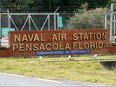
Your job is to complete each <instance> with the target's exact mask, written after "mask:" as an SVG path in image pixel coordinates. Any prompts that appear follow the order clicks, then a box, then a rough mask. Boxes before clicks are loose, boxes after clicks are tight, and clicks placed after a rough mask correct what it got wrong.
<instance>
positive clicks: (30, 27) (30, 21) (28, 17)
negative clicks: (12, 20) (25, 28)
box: [28, 15, 31, 30]
mask: <svg viewBox="0 0 116 87" xmlns="http://www.w3.org/2000/svg"><path fill="white" fill-rule="evenodd" d="M28 18H29V20H28V21H29V30H31V21H30V18H31V16H30V15H29V16H28Z"/></svg>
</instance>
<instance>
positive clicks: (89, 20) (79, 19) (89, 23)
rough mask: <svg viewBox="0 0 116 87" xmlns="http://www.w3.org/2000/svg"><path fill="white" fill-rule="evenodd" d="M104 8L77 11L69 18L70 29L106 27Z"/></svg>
mask: <svg viewBox="0 0 116 87" xmlns="http://www.w3.org/2000/svg"><path fill="white" fill-rule="evenodd" d="M104 12H105V11H104V9H102V8H96V9H94V10H88V11H87V10H86V9H84V10H83V11H81V12H80V13H75V15H74V16H73V17H71V18H70V19H69V20H68V29H97V28H104Z"/></svg>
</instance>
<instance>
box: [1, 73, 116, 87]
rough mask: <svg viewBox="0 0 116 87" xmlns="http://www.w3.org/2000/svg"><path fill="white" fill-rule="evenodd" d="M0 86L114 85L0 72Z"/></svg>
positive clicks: (63, 86) (71, 86)
mask: <svg viewBox="0 0 116 87" xmlns="http://www.w3.org/2000/svg"><path fill="white" fill-rule="evenodd" d="M0 87H116V86H108V85H104V84H97V83H88V82H79V81H70V80H48V79H42V78H35V77H29V76H22V75H14V74H6V73H0Z"/></svg>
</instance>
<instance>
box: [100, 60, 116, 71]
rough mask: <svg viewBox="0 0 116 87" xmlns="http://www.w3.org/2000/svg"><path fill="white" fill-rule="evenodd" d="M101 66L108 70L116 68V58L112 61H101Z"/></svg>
mask: <svg viewBox="0 0 116 87" xmlns="http://www.w3.org/2000/svg"><path fill="white" fill-rule="evenodd" d="M100 64H101V66H102V67H104V68H105V69H108V70H116V60H112V61H101V62H100Z"/></svg>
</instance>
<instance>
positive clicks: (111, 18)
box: [110, 3, 113, 42]
mask: <svg viewBox="0 0 116 87" xmlns="http://www.w3.org/2000/svg"><path fill="white" fill-rule="evenodd" d="M110 11H111V13H110V42H111V41H112V30H113V26H112V23H113V3H111V7H110Z"/></svg>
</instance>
